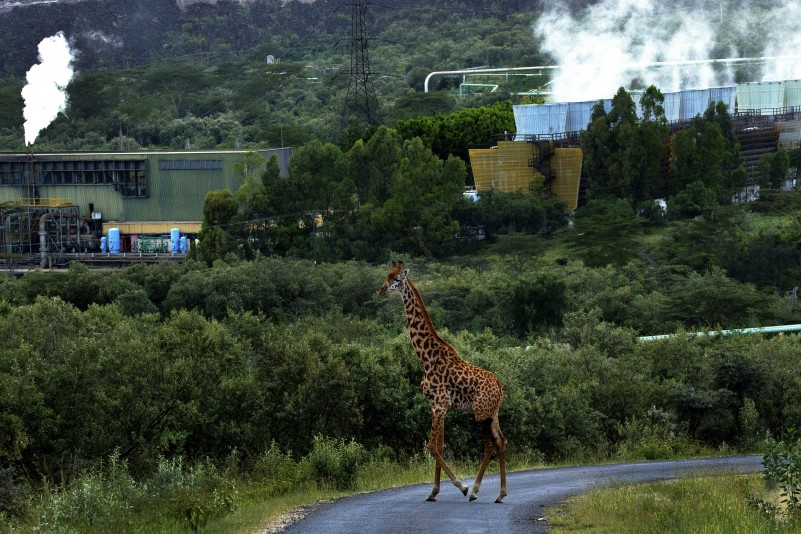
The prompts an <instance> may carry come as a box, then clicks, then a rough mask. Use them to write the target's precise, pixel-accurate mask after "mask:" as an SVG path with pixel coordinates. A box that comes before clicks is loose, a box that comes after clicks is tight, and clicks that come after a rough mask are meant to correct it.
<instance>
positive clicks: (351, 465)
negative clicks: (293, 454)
mask: <svg viewBox="0 0 801 534" xmlns="http://www.w3.org/2000/svg"><path fill="white" fill-rule="evenodd" d="M306 458H307V461H308V462H309V465H310V466H311V469H312V473H313V475H314V479H315V481H316V482H317V485H318V486H320V487H325V486H332V487H334V488H336V489H340V490H347V489H353V488H354V487H355V486H356V476H357V475H358V471H359V465H360V464H361V463H362V461H363V460H364V458H365V451H364V449H363V448H362V446H361V445H359V444H358V443H356V442H355V441H350V442H348V443H346V442H345V441H344V440H341V439H340V440H333V439H328V438H324V437H322V436H315V438H314V445H313V447H312V451H311V452H310V453H309V455H308V456H307V457H306Z"/></svg>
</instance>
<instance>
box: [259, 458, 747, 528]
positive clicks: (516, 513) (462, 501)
mask: <svg viewBox="0 0 801 534" xmlns="http://www.w3.org/2000/svg"><path fill="white" fill-rule="evenodd" d="M761 462H762V457H761V456H737V457H729V458H705V459H699V460H678V461H660V462H643V463H629V464H615V465H601V466H585V467H564V468H554V469H537V470H533V471H521V472H516V473H510V474H509V477H508V485H509V496H508V497H507V498H506V499H505V501H504V503H503V504H495V503H494V502H493V501H494V500H495V497H497V492H498V477H497V475H493V476H488V477H485V478H484V481H483V482H482V484H481V493H480V494H479V498H478V500H477V501H474V502H472V503H471V502H468V500H467V497H464V496H463V495H462V494H461V493H460V492H459V490H457V489H456V488H455V487H453V486H452V485H450V484H446V483H445V482H446V481H447V479H446V480H445V481H443V484H442V491H441V492H440V494H439V498H438V500H437V502H426V500H425V498H426V497H427V496H428V493H429V490H430V489H431V488H430V485H428V484H420V485H415V486H408V487H404V488H396V489H391V490H385V491H379V492H375V493H368V494H363V495H356V496H353V497H347V498H344V499H338V500H336V501H331V502H326V503H322V504H319V505H317V506H315V507H312V508H311V509H307V510H303V515H302V517H300V518H298V519H297V520H296V521H294V522H292V523H291V524H289V525H282V526H281V528H280V529H278V530H271V531H273V532H286V533H303V534H309V533H326V534H336V533H354V534H375V533H392V534H395V533H401V532H402V533H411V532H419V533H426V534H428V533H431V532H436V533H437V534H450V533H453V534H456V533H459V534H466V533H473V532H475V533H479V532H493V533H498V532H504V533H507V532H508V533H511V532H527V533H531V532H535V533H536V532H545V530H546V528H547V521H538V519H539V518H540V517H542V515H543V508H544V507H545V506H549V505H552V504H556V503H558V502H560V501H562V500H564V499H565V498H567V497H569V496H571V495H576V494H579V493H582V492H585V491H588V490H590V489H592V488H594V487H598V486H606V485H610V484H615V483H621V482H650V481H654V480H667V479H672V478H676V477H678V476H682V475H685V474H712V473H727V472H731V473H734V472H743V473H744V472H756V471H761V470H762V463H761ZM464 482H465V484H467V485H468V486H469V485H471V482H472V480H471V479H464Z"/></svg>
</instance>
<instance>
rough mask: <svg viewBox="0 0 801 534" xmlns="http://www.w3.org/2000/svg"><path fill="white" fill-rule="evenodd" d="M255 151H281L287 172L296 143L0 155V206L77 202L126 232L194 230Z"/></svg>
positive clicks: (232, 187)
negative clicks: (206, 205)
mask: <svg viewBox="0 0 801 534" xmlns="http://www.w3.org/2000/svg"><path fill="white" fill-rule="evenodd" d="M251 152H256V153H258V154H260V155H262V156H264V157H265V158H269V157H271V156H272V155H276V156H277V157H278V165H279V168H280V171H281V174H282V175H283V176H286V174H287V170H288V166H289V159H290V157H291V155H292V148H274V149H254V150H214V151H191V150H186V151H172V152H105V153H103V152H69V153H67V152H52V153H33V154H20V153H16V154H0V204H5V205H14V204H15V203H16V204H38V203H43V204H74V205H77V206H79V208H80V211H81V214H82V215H84V216H85V217H86V218H90V217H92V215H93V214H94V218H95V219H100V220H102V221H103V227H104V228H107V227H110V226H115V227H118V228H120V230H121V231H122V233H132V234H138V233H162V232H169V230H170V229H171V228H173V227H179V228H181V229H182V231H186V232H189V233H193V232H197V230H198V229H199V227H200V221H201V220H202V218H203V201H204V199H205V197H206V193H208V192H209V191H213V190H219V189H228V190H229V191H231V192H232V193H236V191H237V190H238V189H239V187H240V186H241V185H242V183H243V182H244V179H245V177H244V175H243V174H242V173H241V172H239V171H237V170H236V169H235V165H237V164H238V163H241V162H242V161H243V158H244V157H245V156H246V155H247V154H249V153H251ZM260 174H261V169H255V170H254V175H255V176H259V175H260ZM104 233H105V232H104Z"/></svg>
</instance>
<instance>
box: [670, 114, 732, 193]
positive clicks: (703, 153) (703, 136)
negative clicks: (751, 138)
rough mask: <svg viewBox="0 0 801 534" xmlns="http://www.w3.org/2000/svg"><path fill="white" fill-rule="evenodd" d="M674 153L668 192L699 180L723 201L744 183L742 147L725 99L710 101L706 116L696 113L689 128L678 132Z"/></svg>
mask: <svg viewBox="0 0 801 534" xmlns="http://www.w3.org/2000/svg"><path fill="white" fill-rule="evenodd" d="M672 155H673V166H672V169H671V180H670V182H669V187H668V194H669V195H675V194H677V193H678V192H680V191H681V190H682V189H684V187H686V186H687V185H688V184H691V183H693V182H698V181H700V182H702V183H703V184H704V186H706V187H707V188H708V189H710V190H712V191H713V193H714V194H715V196H716V197H717V199H718V202H721V203H722V202H727V201H728V200H729V199H730V198H731V194H732V193H733V192H734V191H735V190H736V189H737V188H739V187H742V186H743V185H745V180H746V173H745V169H744V168H743V166H742V157H741V155H740V148H739V145H738V144H737V140H736V137H735V136H734V128H733V126H732V121H731V116H730V115H729V113H728V110H727V108H726V105H725V104H724V103H722V102H717V103H710V104H709V107H708V108H707V110H706V111H705V112H704V116H703V117H701V116H696V117H695V118H694V119H693V120H692V124H691V126H690V128H688V129H686V130H682V131H680V132H678V133H676V136H675V139H674V142H673V154H672Z"/></svg>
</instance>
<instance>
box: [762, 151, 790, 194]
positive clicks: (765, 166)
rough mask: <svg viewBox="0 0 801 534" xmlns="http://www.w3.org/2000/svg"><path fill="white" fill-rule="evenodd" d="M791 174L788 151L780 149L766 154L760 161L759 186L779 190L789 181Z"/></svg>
mask: <svg viewBox="0 0 801 534" xmlns="http://www.w3.org/2000/svg"><path fill="white" fill-rule="evenodd" d="M789 172H790V155H789V153H788V151H787V150H784V149H779V150H777V151H776V152H773V153H771V154H765V155H764V156H762V158H761V159H760V160H759V185H761V186H763V187H772V188H774V189H778V188H780V187H781V186H783V185H784V183H785V182H786V181H787V175H788V173H789Z"/></svg>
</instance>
